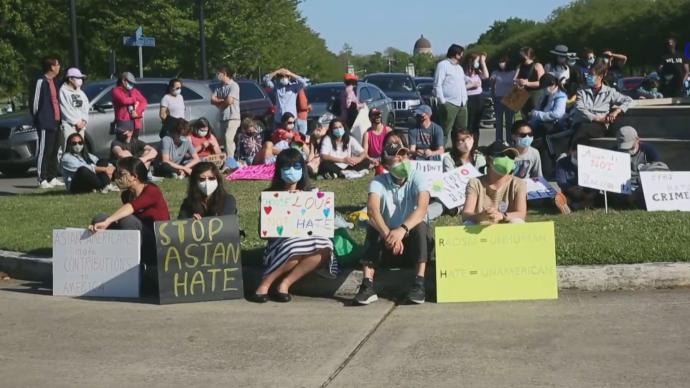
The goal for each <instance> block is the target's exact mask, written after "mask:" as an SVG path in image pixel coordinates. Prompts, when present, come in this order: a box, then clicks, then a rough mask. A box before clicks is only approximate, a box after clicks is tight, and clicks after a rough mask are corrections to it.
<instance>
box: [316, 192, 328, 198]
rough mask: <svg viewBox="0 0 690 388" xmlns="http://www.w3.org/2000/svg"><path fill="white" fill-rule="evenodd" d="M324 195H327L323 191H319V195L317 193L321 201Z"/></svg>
mask: <svg viewBox="0 0 690 388" xmlns="http://www.w3.org/2000/svg"><path fill="white" fill-rule="evenodd" d="M324 195H326V194H325V193H324V192H323V191H319V192H318V193H316V197H317V198H319V199H321V198H323V196H324Z"/></svg>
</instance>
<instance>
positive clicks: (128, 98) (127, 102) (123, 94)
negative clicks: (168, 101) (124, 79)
mask: <svg viewBox="0 0 690 388" xmlns="http://www.w3.org/2000/svg"><path fill="white" fill-rule="evenodd" d="M111 93H112V96H113V108H114V109H115V120H119V121H129V120H134V129H141V117H142V116H143V115H144V111H145V110H146V107H147V106H148V104H147V102H146V98H145V97H144V96H143V95H142V94H141V93H140V92H139V91H138V90H137V89H136V88H135V89H132V90H127V89H125V87H124V86H116V87H114V88H113V90H112V92H111ZM135 102H139V105H138V106H137V109H136V110H134V112H136V114H137V116H138V117H137V118H136V119H133V118H132V114H131V113H130V112H129V106H134V103H135Z"/></svg>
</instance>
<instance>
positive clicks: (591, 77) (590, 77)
mask: <svg viewBox="0 0 690 388" xmlns="http://www.w3.org/2000/svg"><path fill="white" fill-rule="evenodd" d="M586 81H587V86H588V87H590V88H593V87H594V86H595V85H596V84H597V77H595V76H594V75H592V74H587V77H586Z"/></svg>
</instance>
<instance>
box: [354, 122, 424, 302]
mask: <svg viewBox="0 0 690 388" xmlns="http://www.w3.org/2000/svg"><path fill="white" fill-rule="evenodd" d="M409 154H410V151H409V150H408V148H407V142H406V140H405V135H404V133H402V132H400V131H392V132H390V133H388V134H387V135H386V138H385V139H384V147H383V156H382V159H381V163H382V165H383V166H384V167H385V168H386V170H388V171H389V172H388V173H387V174H383V175H378V176H376V177H375V178H374V179H373V180H372V181H371V183H370V184H369V198H368V200H367V214H368V216H369V225H368V226H367V234H366V238H365V241H364V249H363V253H362V261H361V262H362V265H363V267H364V278H363V280H362V284H361V285H360V287H359V292H358V293H357V295H356V296H355V298H354V300H353V303H354V304H356V305H368V304H370V303H372V302H375V301H376V300H378V296H377V295H376V290H375V288H374V274H375V271H376V269H377V268H378V267H379V266H380V264H381V263H382V261H383V260H384V259H385V260H387V261H393V262H395V263H397V264H403V263H404V261H411V262H414V264H415V267H416V268H415V270H416V275H417V276H416V277H415V280H414V283H413V285H412V288H411V289H410V290H409V292H408V294H407V299H408V300H409V301H410V302H412V303H415V304H421V303H424V300H425V298H426V292H425V289H424V276H425V273H426V263H427V260H429V259H430V257H429V256H430V252H431V251H430V248H431V247H432V246H433V243H432V242H431V241H430V237H429V227H428V225H427V223H426V222H425V221H424V219H425V217H426V213H427V208H428V206H429V195H430V194H429V190H430V188H429V187H428V183H427V182H428V181H427V179H426V177H424V176H423V175H422V174H421V173H418V172H416V171H414V170H413V169H412V166H411V163H410V159H409Z"/></svg>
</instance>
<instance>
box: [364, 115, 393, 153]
mask: <svg viewBox="0 0 690 388" xmlns="http://www.w3.org/2000/svg"><path fill="white" fill-rule="evenodd" d="M369 120H370V121H371V127H370V128H369V129H367V131H366V132H365V133H364V137H363V138H362V148H364V153H365V154H366V155H367V157H368V158H369V160H370V161H371V162H372V163H373V164H374V165H375V166H378V165H379V162H380V161H381V154H382V153H383V139H384V138H385V137H386V134H388V132H390V131H391V128H390V127H389V126H387V125H385V124H383V119H382V114H381V111H380V110H378V109H376V108H374V109H372V110H370V111H369Z"/></svg>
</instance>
